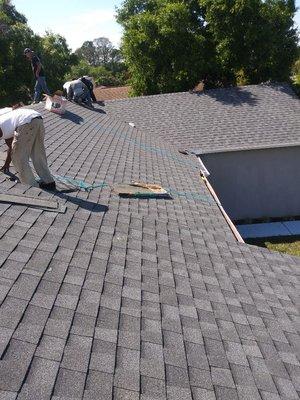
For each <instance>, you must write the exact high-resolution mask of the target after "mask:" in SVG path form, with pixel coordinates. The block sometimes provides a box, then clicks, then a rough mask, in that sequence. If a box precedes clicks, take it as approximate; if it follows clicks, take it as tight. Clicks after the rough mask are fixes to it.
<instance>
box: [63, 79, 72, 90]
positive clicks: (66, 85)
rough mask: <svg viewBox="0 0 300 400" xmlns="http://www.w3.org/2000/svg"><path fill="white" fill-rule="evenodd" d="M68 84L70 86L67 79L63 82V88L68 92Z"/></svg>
mask: <svg viewBox="0 0 300 400" xmlns="http://www.w3.org/2000/svg"><path fill="white" fill-rule="evenodd" d="M70 86H71V81H68V82H66V83H64V85H63V88H64V89H65V90H66V91H67V92H68V91H69V88H70Z"/></svg>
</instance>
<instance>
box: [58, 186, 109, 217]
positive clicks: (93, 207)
mask: <svg viewBox="0 0 300 400" xmlns="http://www.w3.org/2000/svg"><path fill="white" fill-rule="evenodd" d="M69 193H70V191H62V192H55V193H54V196H57V197H59V198H61V199H65V200H67V201H68V202H70V203H73V204H76V205H77V206H79V207H80V208H83V209H84V210H89V211H92V212H95V213H106V212H107V211H108V207H107V206H105V205H103V204H98V203H94V202H93V201H89V200H83V199H79V198H78V197H74V196H70V195H69Z"/></svg>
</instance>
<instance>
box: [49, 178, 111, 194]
mask: <svg viewBox="0 0 300 400" xmlns="http://www.w3.org/2000/svg"><path fill="white" fill-rule="evenodd" d="M54 178H55V179H56V180H57V181H58V182H61V183H63V184H65V185H71V186H74V187H76V188H77V189H79V190H83V191H84V192H90V191H91V190H93V189H96V188H104V187H107V186H109V185H108V184H107V183H106V182H100V183H87V182H85V181H82V180H79V179H73V178H69V177H68V176H60V175H54Z"/></svg>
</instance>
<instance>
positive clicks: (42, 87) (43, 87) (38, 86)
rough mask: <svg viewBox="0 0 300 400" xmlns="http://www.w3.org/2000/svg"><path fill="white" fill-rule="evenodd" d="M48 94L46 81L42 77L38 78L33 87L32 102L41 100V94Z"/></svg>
mask: <svg viewBox="0 0 300 400" xmlns="http://www.w3.org/2000/svg"><path fill="white" fill-rule="evenodd" d="M42 93H45V94H50V91H49V89H48V87H47V83H46V79H45V77H44V76H39V77H38V78H37V80H36V82H35V86H34V96H33V101H34V102H38V101H40V99H41V94H42Z"/></svg>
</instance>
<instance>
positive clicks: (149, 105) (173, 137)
mask: <svg viewBox="0 0 300 400" xmlns="http://www.w3.org/2000/svg"><path fill="white" fill-rule="evenodd" d="M105 110H106V112H107V113H108V114H109V115H112V116H115V117H118V118H121V119H123V120H126V121H128V122H133V123H134V124H135V125H136V126H137V127H138V128H140V129H142V130H143V131H144V132H148V133H149V134H151V133H154V132H155V133H157V134H158V135H159V136H160V137H162V138H164V139H167V140H169V141H171V142H172V143H175V144H176V145H177V146H178V147H182V148H186V149H188V150H191V151H194V152H195V153H196V154H202V153H209V152H219V151H230V150H240V149H244V150H247V149H254V148H265V147H283V146H295V145H297V146H299V145H300V101H299V99H298V98H297V97H296V95H295V94H294V92H293V91H292V89H291V88H289V86H288V85H280V84H277V85H269V84H265V85H253V86H244V87H234V88H229V89H214V90H207V91H205V92H202V93H188V92H184V93H172V94H163V95H156V96H147V97H138V98H132V99H127V100H121V101H112V102H106V107H105Z"/></svg>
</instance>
